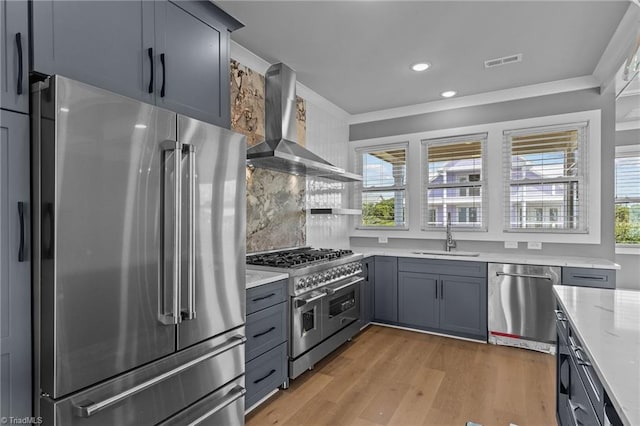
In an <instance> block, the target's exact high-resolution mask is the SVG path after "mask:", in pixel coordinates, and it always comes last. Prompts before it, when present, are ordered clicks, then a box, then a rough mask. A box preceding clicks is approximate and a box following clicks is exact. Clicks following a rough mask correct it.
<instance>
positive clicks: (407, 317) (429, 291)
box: [398, 272, 439, 328]
mask: <svg viewBox="0 0 640 426" xmlns="http://www.w3.org/2000/svg"><path fill="white" fill-rule="evenodd" d="M438 278H439V277H438V275H434V274H417V273H414V272H399V273H398V304H399V309H398V310H399V313H398V318H399V320H400V322H401V323H403V324H407V325H413V326H418V327H431V328H437V327H438V323H439V304H438Z"/></svg>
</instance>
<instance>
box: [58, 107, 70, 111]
mask: <svg viewBox="0 0 640 426" xmlns="http://www.w3.org/2000/svg"><path fill="white" fill-rule="evenodd" d="M60 112H69V108H65V107H62V108H60Z"/></svg>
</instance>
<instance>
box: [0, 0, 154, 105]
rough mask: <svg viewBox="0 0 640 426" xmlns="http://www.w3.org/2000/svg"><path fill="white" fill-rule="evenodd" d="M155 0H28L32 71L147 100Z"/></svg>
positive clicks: (149, 99) (149, 96)
mask: <svg viewBox="0 0 640 426" xmlns="http://www.w3.org/2000/svg"><path fill="white" fill-rule="evenodd" d="M10 3H12V2H10ZM25 3H26V2H25ZM154 3H155V2H153V1H125V0H118V1H59V0H55V1H53V0H46V1H45V0H40V1H34V2H32V9H33V26H32V28H33V70H34V71H36V72H39V73H43V74H60V75H63V76H65V77H69V78H72V79H74V80H78V81H82V82H84V83H88V84H91V85H94V86H97V87H100V88H103V89H106V90H110V91H112V92H116V93H119V94H122V95H125V96H129V97H132V98H135V99H139V100H142V101H145V102H149V103H152V102H153V93H149V83H150V73H151V69H152V68H151V59H153V58H151V59H150V58H149V52H148V49H149V48H152V47H153V43H154V40H153V37H154V33H153V25H154V12H153V11H154ZM154 54H155V52H154Z"/></svg>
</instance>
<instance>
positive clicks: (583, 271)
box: [562, 266, 616, 288]
mask: <svg viewBox="0 0 640 426" xmlns="http://www.w3.org/2000/svg"><path fill="white" fill-rule="evenodd" d="M562 285H573V286H579V287H596V288H616V271H615V270H614V269H594V268H574V267H566V266H565V267H563V268H562Z"/></svg>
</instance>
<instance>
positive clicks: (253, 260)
mask: <svg viewBox="0 0 640 426" xmlns="http://www.w3.org/2000/svg"><path fill="white" fill-rule="evenodd" d="M352 254H353V252H352V251H351V250H341V249H324V248H319V249H315V248H311V247H303V248H299V249H291V250H280V251H275V252H270V253H262V254H253V255H249V256H247V264H248V265H257V266H271V267H275V268H299V267H303V266H306V265H308V264H311V263H322V262H327V261H331V260H335V259H339V258H342V257H347V256H351V255H352Z"/></svg>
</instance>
